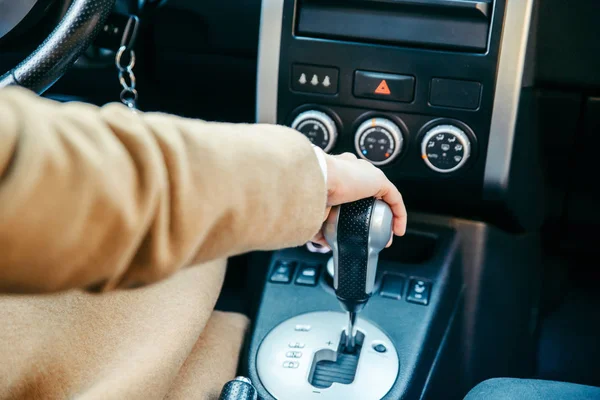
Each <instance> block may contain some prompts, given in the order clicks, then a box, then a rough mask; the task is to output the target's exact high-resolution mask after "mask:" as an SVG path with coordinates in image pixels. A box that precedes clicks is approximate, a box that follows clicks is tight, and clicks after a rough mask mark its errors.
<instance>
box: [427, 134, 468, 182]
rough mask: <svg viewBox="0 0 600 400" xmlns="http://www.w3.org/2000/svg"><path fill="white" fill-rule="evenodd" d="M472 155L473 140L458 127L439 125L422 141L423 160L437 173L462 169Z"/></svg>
mask: <svg viewBox="0 0 600 400" xmlns="http://www.w3.org/2000/svg"><path fill="white" fill-rule="evenodd" d="M470 155H471V140H470V139H469V136H468V135H467V134H466V133H465V131H464V130H462V129H461V128H459V127H457V126H456V125H450V124H445V125H437V126H434V127H433V128H431V129H429V130H428V131H427V132H426V133H425V135H424V136H423V140H422V141H421V158H422V159H423V161H425V164H426V165H427V166H428V167H429V168H431V169H432V170H434V171H436V172H440V173H443V174H446V173H449V172H454V171H456V170H458V169H460V168H462V167H463V166H464V165H465V164H466V162H467V160H468V159H469V157H470Z"/></svg>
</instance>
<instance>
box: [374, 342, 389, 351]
mask: <svg viewBox="0 0 600 400" xmlns="http://www.w3.org/2000/svg"><path fill="white" fill-rule="evenodd" d="M373 350H375V351H376V352H378V353H385V352H386V351H387V347H385V346H384V345H383V344H381V343H379V344H374V345H373Z"/></svg>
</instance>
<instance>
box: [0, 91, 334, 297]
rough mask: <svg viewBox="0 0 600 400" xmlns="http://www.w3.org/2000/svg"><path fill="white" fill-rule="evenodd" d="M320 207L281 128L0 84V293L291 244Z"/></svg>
mask: <svg viewBox="0 0 600 400" xmlns="http://www.w3.org/2000/svg"><path fill="white" fill-rule="evenodd" d="M325 204H326V189H325V184H324V181H323V177H322V174H321V171H320V167H319V163H318V160H317V157H316V156H315V153H314V151H313V148H312V146H311V144H310V142H309V141H308V140H307V139H305V138H304V137H303V136H302V135H300V134H298V133H297V132H295V131H293V130H291V129H288V128H285V127H280V126H271V125H243V124H224V123H207V122H203V121H199V120H190V119H184V118H179V117H175V116H170V115H165V114H160V113H146V114H144V113H134V112H132V111H130V110H129V109H127V108H126V107H125V106H122V105H118V104H110V105H107V106H104V107H102V108H98V107H95V106H92V105H88V104H82V103H64V104H63V103H56V102H53V101H50V100H46V99H42V98H39V97H37V96H35V95H33V94H32V93H30V92H28V91H25V90H24V89H18V88H9V89H3V90H0V292H47V291H57V290H63V289H68V288H88V289H94V290H96V289H100V290H110V289H114V288H127V287H133V286H140V285H145V284H148V283H151V282H154V281H157V280H159V279H162V278H164V277H166V276H168V275H170V274H172V273H173V272H175V271H176V270H177V269H179V268H181V267H184V266H186V265H189V264H190V263H192V262H193V263H196V262H204V261H207V260H211V259H214V258H218V257H226V256H230V255H234V254H239V253H242V252H246V251H250V250H269V249H276V248H281V247H287V246H295V245H300V244H302V243H304V242H306V241H307V240H310V238H311V237H312V236H313V235H314V234H315V233H316V232H317V231H318V230H319V228H320V226H321V223H322V221H323V217H324V215H323V214H324V212H325Z"/></svg>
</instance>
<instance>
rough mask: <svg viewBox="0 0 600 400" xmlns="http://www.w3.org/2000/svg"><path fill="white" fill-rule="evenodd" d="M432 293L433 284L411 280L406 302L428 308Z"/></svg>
mask: <svg viewBox="0 0 600 400" xmlns="http://www.w3.org/2000/svg"><path fill="white" fill-rule="evenodd" d="M430 293H431V283H430V282H425V281H422V280H420V279H411V280H410V285H409V286H408V295H407V296H406V301H408V302H410V303H415V304H421V305H423V306H426V305H427V304H429V294H430Z"/></svg>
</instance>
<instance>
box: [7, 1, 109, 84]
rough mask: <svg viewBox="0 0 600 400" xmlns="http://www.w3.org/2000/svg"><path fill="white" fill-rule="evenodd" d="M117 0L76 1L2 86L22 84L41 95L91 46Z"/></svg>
mask: <svg viewBox="0 0 600 400" xmlns="http://www.w3.org/2000/svg"><path fill="white" fill-rule="evenodd" d="M114 3H115V0H73V2H72V3H71V6H70V7H69V9H68V10H67V12H66V13H65V16H64V17H63V19H62V20H61V21H60V22H59V24H58V25H57V27H56V28H55V29H54V30H53V31H52V33H51V34H50V36H48V37H47V38H46V40H44V42H43V43H42V44H41V45H40V46H39V47H38V48H37V49H36V50H35V51H34V52H33V53H32V54H31V55H30V56H29V57H27V58H26V59H25V60H23V61H22V62H21V63H20V64H19V65H17V66H16V67H15V68H14V69H12V70H11V71H8V72H7V73H6V74H4V75H2V76H1V77H0V88H2V87H5V86H11V85H19V86H23V87H26V88H28V89H31V90H33V91H35V92H37V93H38V94H41V93H43V92H44V91H46V89H48V88H49V87H50V86H52V85H53V84H54V83H55V82H56V81H57V80H58V79H59V78H60V77H61V76H63V75H64V73H65V72H66V71H67V69H69V68H70V67H71V66H72V65H73V63H74V62H75V61H76V60H77V58H79V56H80V55H81V54H82V53H83V52H84V51H85V50H86V49H87V48H88V47H89V45H90V44H91V43H92V41H93V40H94V39H95V38H96V36H97V35H98V33H100V30H101V29H102V27H103V26H104V23H105V22H106V19H107V18H108V15H109V14H110V12H111V11H112V9H113V6H114Z"/></svg>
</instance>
